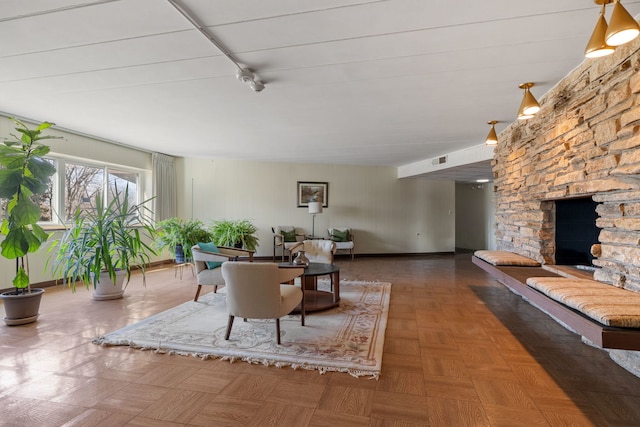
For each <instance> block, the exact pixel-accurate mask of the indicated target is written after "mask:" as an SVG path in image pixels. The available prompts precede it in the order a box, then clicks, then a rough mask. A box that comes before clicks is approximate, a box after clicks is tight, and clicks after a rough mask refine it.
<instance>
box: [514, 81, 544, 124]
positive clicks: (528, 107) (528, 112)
mask: <svg viewBox="0 0 640 427" xmlns="http://www.w3.org/2000/svg"><path fill="white" fill-rule="evenodd" d="M533 86H534V84H533V83H531V82H528V83H522V84H521V85H520V86H518V87H519V88H520V89H524V97H523V98H522V102H521V103H520V109H519V110H518V120H526V119H530V118H531V117H533V116H534V115H535V114H536V113H537V112H538V111H540V104H538V101H537V100H536V98H535V97H534V96H533V95H532V94H531V92H530V91H529V89H531V88H532V87H533Z"/></svg>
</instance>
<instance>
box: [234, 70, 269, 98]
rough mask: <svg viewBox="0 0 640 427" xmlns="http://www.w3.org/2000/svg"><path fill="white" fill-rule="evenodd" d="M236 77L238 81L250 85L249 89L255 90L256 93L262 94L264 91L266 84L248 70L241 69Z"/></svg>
mask: <svg viewBox="0 0 640 427" xmlns="http://www.w3.org/2000/svg"><path fill="white" fill-rule="evenodd" d="M236 77H237V78H238V80H240V81H241V82H244V83H248V84H249V87H250V88H251V89H253V91H254V92H262V90H263V89H264V83H262V82H261V81H260V79H258V78H257V77H256V75H255V74H254V73H253V71H251V70H250V69H248V68H240V69H238V71H237V72H236Z"/></svg>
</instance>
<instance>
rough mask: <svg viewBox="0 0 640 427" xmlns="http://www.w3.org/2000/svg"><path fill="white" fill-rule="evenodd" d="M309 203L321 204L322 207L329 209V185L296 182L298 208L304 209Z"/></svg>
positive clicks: (326, 183) (324, 183)
mask: <svg viewBox="0 0 640 427" xmlns="http://www.w3.org/2000/svg"><path fill="white" fill-rule="evenodd" d="M309 202H322V207H323V208H327V207H329V183H328V182H307V181H298V207H299V208H306V207H308V206H309Z"/></svg>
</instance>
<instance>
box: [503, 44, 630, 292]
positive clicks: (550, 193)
mask: <svg viewBox="0 0 640 427" xmlns="http://www.w3.org/2000/svg"><path fill="white" fill-rule="evenodd" d="M638 70H640V40H638V39H636V41H634V42H632V43H630V44H628V45H625V46H623V47H620V48H618V49H617V50H616V52H615V53H614V54H613V55H611V56H608V57H604V58H600V59H595V60H587V61H585V62H584V63H583V64H581V65H580V66H579V67H578V68H576V69H575V70H573V71H572V72H571V73H570V74H569V75H568V76H567V77H565V78H564V79H563V80H562V81H561V82H560V83H558V85H557V86H556V87H555V88H553V89H552V90H551V91H550V92H549V93H547V94H546V95H545V96H544V97H542V98H539V99H538V100H539V102H540V104H541V106H542V109H541V110H540V112H539V113H538V114H537V115H536V116H535V117H534V118H532V119H529V120H525V121H518V122H516V123H513V124H512V125H511V126H509V127H508V128H507V129H506V130H504V131H503V132H502V133H500V136H499V143H498V146H497V147H496V149H495V155H494V160H493V173H494V185H495V187H494V191H495V200H496V244H497V248H498V249H502V250H509V251H513V252H516V253H519V254H522V255H525V256H528V257H530V258H534V259H536V260H538V261H540V262H543V263H546V264H553V263H554V222H555V221H554V203H553V200H557V199H562V198H570V197H585V196H593V199H594V200H595V201H597V202H601V203H602V204H601V205H600V206H599V207H598V210H597V214H598V219H597V223H596V224H597V226H598V227H599V228H601V232H600V236H599V239H600V245H596V247H594V248H593V249H592V252H593V253H594V255H595V256H596V257H595V258H594V261H593V262H594V265H596V266H598V267H601V268H600V269H598V271H597V272H596V273H595V274H594V278H595V279H597V280H599V281H601V282H604V283H608V284H611V285H614V286H618V287H624V288H627V289H631V290H634V291H638V292H640V246H639V244H640V175H639V172H640V73H638ZM534 91H535V90H534Z"/></svg>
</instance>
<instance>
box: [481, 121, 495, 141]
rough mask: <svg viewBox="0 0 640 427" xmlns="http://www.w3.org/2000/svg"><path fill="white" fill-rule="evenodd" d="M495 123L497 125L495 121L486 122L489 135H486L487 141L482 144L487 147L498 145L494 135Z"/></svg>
mask: <svg viewBox="0 0 640 427" xmlns="http://www.w3.org/2000/svg"><path fill="white" fill-rule="evenodd" d="M496 123H498V121H497V120H491V121H490V122H487V124H490V125H491V130H490V131H489V135H487V139H486V141H485V142H484V143H485V144H487V145H489V146H491V145H498V135H497V134H496Z"/></svg>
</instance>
